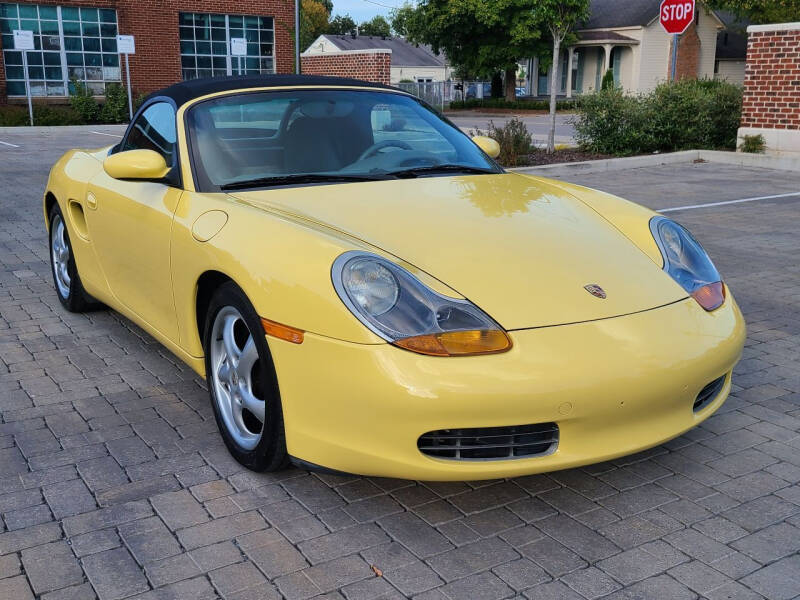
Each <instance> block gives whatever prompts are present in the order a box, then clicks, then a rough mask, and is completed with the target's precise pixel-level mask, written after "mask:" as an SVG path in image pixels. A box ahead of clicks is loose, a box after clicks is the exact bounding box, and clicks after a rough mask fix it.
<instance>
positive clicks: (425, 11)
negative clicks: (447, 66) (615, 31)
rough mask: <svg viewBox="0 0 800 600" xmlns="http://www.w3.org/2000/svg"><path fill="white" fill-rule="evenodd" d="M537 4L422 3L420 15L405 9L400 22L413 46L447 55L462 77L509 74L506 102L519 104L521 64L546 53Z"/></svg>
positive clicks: (526, 0)
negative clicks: (517, 89)
mask: <svg viewBox="0 0 800 600" xmlns="http://www.w3.org/2000/svg"><path fill="white" fill-rule="evenodd" d="M537 4H538V0H493V1H492V2H486V1H484V0H420V2H419V3H418V5H417V8H416V9H412V10H409V9H408V8H406V7H403V8H402V9H399V10H398V13H397V16H398V20H399V23H400V24H402V27H404V28H405V30H406V36H407V37H408V39H409V40H410V41H412V42H423V43H427V44H430V45H431V46H432V47H433V49H434V50H435V51H437V52H444V53H445V54H446V55H447V57H448V59H449V60H450V63H451V64H452V65H453V66H454V67H455V68H456V69H458V70H459V71H461V72H462V73H469V74H471V75H472V76H478V77H490V76H492V75H493V74H494V73H496V72H498V71H504V72H505V74H506V88H505V89H506V98H507V99H509V100H514V98H515V92H514V90H515V85H516V71H517V60H519V59H520V58H525V57H529V56H536V55H538V54H540V53H541V52H542V50H543V48H544V43H543V40H542V35H541V32H542V28H541V26H540V23H539V21H538V19H537V17H536V15H535V8H536V6H537ZM400 24H399V25H398V27H400Z"/></svg>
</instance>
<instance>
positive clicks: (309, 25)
mask: <svg viewBox="0 0 800 600" xmlns="http://www.w3.org/2000/svg"><path fill="white" fill-rule="evenodd" d="M327 29H328V11H327V9H326V8H325V6H324V5H323V4H322V3H321V2H319V0H302V2H301V5H300V49H301V50H307V49H308V47H309V46H310V45H311V44H312V43H313V41H314V40H315V39H317V38H318V37H319V36H320V35H322V34H323V33H325V31H326V30H327Z"/></svg>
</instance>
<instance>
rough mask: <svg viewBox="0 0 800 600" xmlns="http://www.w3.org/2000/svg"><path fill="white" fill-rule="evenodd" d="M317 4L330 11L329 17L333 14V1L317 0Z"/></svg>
mask: <svg viewBox="0 0 800 600" xmlns="http://www.w3.org/2000/svg"><path fill="white" fill-rule="evenodd" d="M317 2H319V3H320V4H322V6H324V7H325V10H327V11H328V14H329V15H332V14H333V0H317Z"/></svg>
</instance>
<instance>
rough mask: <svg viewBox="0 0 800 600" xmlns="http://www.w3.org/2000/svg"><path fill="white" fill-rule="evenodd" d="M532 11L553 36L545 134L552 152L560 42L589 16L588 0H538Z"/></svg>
mask: <svg viewBox="0 0 800 600" xmlns="http://www.w3.org/2000/svg"><path fill="white" fill-rule="evenodd" d="M534 12H535V13H536V16H537V19H538V21H539V22H540V23H542V24H543V25H544V26H546V27H547V29H548V30H549V31H550V35H551V37H552V38H553V66H552V68H551V69H550V72H551V78H550V133H549V134H548V136H547V152H548V153H550V154H552V153H553V152H555V150H556V141H555V137H556V93H557V90H558V86H557V83H558V65H559V63H560V62H561V60H560V57H561V43H562V42H563V41H564V38H565V37H567V35H568V34H569V33H570V32H571V31H572V28H573V27H575V24H576V23H578V22H579V21H582V20H584V19H586V18H587V17H588V16H589V0H538V1H537V2H536V6H535V8H534ZM567 68H569V65H568V66H567Z"/></svg>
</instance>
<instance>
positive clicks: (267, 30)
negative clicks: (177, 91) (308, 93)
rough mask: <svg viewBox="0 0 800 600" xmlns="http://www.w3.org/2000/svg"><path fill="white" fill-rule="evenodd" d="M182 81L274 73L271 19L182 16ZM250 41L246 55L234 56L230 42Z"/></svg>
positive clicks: (198, 15) (190, 14)
mask: <svg viewBox="0 0 800 600" xmlns="http://www.w3.org/2000/svg"><path fill="white" fill-rule="evenodd" d="M179 27H180V31H179V33H180V43H181V72H182V74H183V79H195V78H197V77H219V76H222V75H238V74H242V75H245V74H247V75H255V74H259V73H274V72H275V56H274V48H275V29H274V22H273V19H272V17H256V16H246V15H218V14H208V13H180V16H179ZM232 38H245V39H246V40H247V55H246V56H232V55H231V43H230V42H231V39H232Z"/></svg>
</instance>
